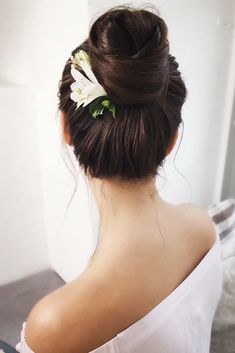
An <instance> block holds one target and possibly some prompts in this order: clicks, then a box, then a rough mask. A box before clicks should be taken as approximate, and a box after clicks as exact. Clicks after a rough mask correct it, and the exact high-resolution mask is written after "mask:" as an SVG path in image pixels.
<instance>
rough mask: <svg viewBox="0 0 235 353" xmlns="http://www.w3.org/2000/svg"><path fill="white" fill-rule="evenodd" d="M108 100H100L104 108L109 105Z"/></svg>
mask: <svg viewBox="0 0 235 353" xmlns="http://www.w3.org/2000/svg"><path fill="white" fill-rule="evenodd" d="M110 103H111V102H110V100H109V99H105V100H103V101H102V102H101V104H102V105H103V106H104V107H106V108H108V107H109V106H110Z"/></svg>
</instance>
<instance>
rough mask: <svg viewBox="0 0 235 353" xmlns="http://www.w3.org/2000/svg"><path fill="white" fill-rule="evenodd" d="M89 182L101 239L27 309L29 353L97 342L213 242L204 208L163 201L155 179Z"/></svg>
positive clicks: (80, 348)
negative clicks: (80, 265) (62, 281)
mask: <svg viewBox="0 0 235 353" xmlns="http://www.w3.org/2000/svg"><path fill="white" fill-rule="evenodd" d="M66 138H68V136H67V137H66V136H65V139H66ZM176 139H177V134H176V136H175V140H174V141H173V143H172V144H171V146H169V149H168V153H170V151H171V150H172V148H173V147H174V144H175V142H176ZM66 142H67V143H68V142H69V141H68V139H66ZM88 183H89V187H90V189H91V191H92V194H93V196H94V199H95V202H96V203H97V206H98V209H99V211H100V217H101V234H100V243H99V246H98V248H97V251H96V253H95V255H94V256H93V257H92V258H91V259H90V261H89V262H88V264H87V267H86V269H85V270H84V271H83V272H82V273H81V274H80V275H79V276H78V277H77V278H75V279H74V280H73V281H71V282H70V283H68V284H66V285H64V286H63V287H61V288H59V289H57V290H56V291H54V292H52V293H50V294H49V295H48V296H46V297H45V298H43V299H42V300H41V301H39V303H38V304H37V305H36V306H35V307H34V308H33V310H32V311H31V312H30V315H29V318H28V321H27V326H26V341H27V343H28V345H29V346H30V347H31V349H32V350H33V351H34V352H35V353H46V352H50V353H54V352H57V353H59V352H61V353H62V352H69V353H72V352H76V353H85V352H89V351H91V350H93V349H95V348H97V347H99V346H101V345H102V344H104V343H105V342H107V341H109V340H110V339H112V338H113V337H114V336H115V335H116V334H118V333H119V332H121V331H123V330H124V329H126V328H127V327H129V326H130V325H132V324H133V323H134V322H136V321H137V320H140V319H141V318H142V317H144V316H145V315H146V314H147V313H148V312H149V311H150V310H152V309H153V308H154V307H155V306H156V305H158V304H159V303H160V302H161V301H162V300H163V299H164V298H166V297H167V296H168V295H169V294H170V293H171V292H172V291H173V290H174V289H175V288H176V287H177V286H178V285H179V284H180V283H181V282H182V281H183V280H184V279H185V278H186V277H187V276H188V275H190V273H191V272H192V271H193V269H194V268H195V267H196V265H197V264H198V263H199V262H200V260H201V259H202V258H203V257H204V256H205V254H206V253H207V252H208V250H209V249H210V248H211V247H212V245H213V244H214V242H215V230H214V226H213V223H212V220H211V219H210V217H209V215H208V214H207V213H206V211H205V210H203V209H202V208H200V207H199V206H196V205H193V204H181V205H173V204H171V203H168V202H166V201H165V200H164V199H163V198H162V197H161V196H160V194H159V193H158V191H157V190H156V180H155V178H153V179H151V180H149V181H148V182H146V183H145V184H143V183H136V184H134V183H129V184H124V183H118V182H115V183H114V182H107V181H105V183H104V182H103V181H102V180H98V179H92V178H90V177H89V176H88ZM42 335H43V337H44V338H45V339H44V340H43V342H42V339H40V338H39V337H41V336H42ZM62 337H66V338H67V339H66V340H65V339H62ZM48 347H49V348H48ZM68 347H69V348H68Z"/></svg>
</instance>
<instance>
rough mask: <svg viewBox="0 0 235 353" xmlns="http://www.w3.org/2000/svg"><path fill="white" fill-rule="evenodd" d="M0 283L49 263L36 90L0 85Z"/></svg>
mask: <svg viewBox="0 0 235 353" xmlns="http://www.w3.org/2000/svg"><path fill="white" fill-rule="evenodd" d="M0 116H1V139H0V160H1V173H0V195H1V197H0V214H1V217H0V243H1V246H0V284H4V283H7V282H11V281H14V280H16V279H19V278H21V277H23V276H26V275H29V274H32V273H34V272H37V271H40V270H42V269H44V268H47V267H48V266H49V258H48V249H47V243H46V237H45V223H44V214H43V203H42V201H43V200H42V180H41V170H40V165H39V158H40V156H39V144H38V132H37V128H36V124H35V123H36V121H35V106H34V96H33V94H32V92H31V90H30V88H29V87H26V86H25V87H24V86H16V85H9V84H7V83H5V84H4V85H3V83H2V84H1V85H0Z"/></svg>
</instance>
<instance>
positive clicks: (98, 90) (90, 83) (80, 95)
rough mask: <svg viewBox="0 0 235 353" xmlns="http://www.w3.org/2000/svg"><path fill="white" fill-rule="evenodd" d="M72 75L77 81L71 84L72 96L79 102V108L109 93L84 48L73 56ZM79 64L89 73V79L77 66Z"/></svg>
mask: <svg viewBox="0 0 235 353" xmlns="http://www.w3.org/2000/svg"><path fill="white" fill-rule="evenodd" d="M71 61H72V64H71V75H72V76H73V78H74V80H75V82H73V83H72V84H71V85H70V88H71V90H72V92H71V94H70V98H71V99H72V100H73V101H74V102H77V108H78V107H80V105H82V104H83V106H84V107H85V106H86V105H87V104H89V103H90V102H92V101H93V100H94V99H96V98H97V97H100V96H105V95H107V93H106V91H105V90H104V88H103V87H102V86H101V85H100V83H99V82H98V81H97V79H96V77H95V75H94V73H93V71H92V69H91V65H90V60H89V56H88V55H87V53H86V52H85V51H84V50H79V51H78V52H77V53H75V55H74V56H71ZM76 65H77V66H79V67H80V68H81V69H82V70H83V71H84V72H85V74H86V75H87V77H88V78H89V80H88V79H87V78H86V77H85V76H84V75H82V73H81V72H80V71H79V70H77V69H76V68H75V66H76Z"/></svg>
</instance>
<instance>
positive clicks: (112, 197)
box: [16, 6, 222, 353]
mask: <svg viewBox="0 0 235 353" xmlns="http://www.w3.org/2000/svg"><path fill="white" fill-rule="evenodd" d="M58 97H59V110H60V113H61V122H62V128H63V137H64V141H65V142H66V143H67V144H69V145H71V146H72V147H73V151H74V153H75V156H76V158H77V160H78V163H79V164H80V166H81V167H82V168H83V170H84V173H85V176H86V179H87V181H88V185H89V187H90V189H91V190H92V194H93V196H94V199H95V201H96V203H97V206H98V209H99V212H100V224H101V233H100V235H101V237H100V239H99V244H98V247H97V249H96V251H95V253H94V255H93V256H92V257H91V259H90V261H89V262H88V264H87V267H86V268H85V270H84V271H83V272H82V273H81V274H80V275H79V276H78V277H77V278H75V279H74V280H73V281H71V282H70V283H68V284H66V285H64V286H62V287H61V288H59V289H57V290H56V291H54V292H52V293H50V294H49V295H47V296H46V297H44V298H43V299H42V300H40V301H39V302H38V303H37V304H36V305H35V306H34V307H33V309H32V310H31V312H30V314H29V316H28V318H27V322H26V323H23V329H22V334H21V342H19V343H18V344H17V346H16V349H17V351H19V352H21V353H26V352H27V353H29V352H30V353H32V352H35V353H60V352H61V353H65V352H69V353H85V352H100V353H106V352H114V353H124V352H129V353H158V352H159V353H163V352H164V353H174V352H177V353H178V352H188V353H193V352H194V353H208V352H209V346H210V333H211V325H212V320H213V316H214V313H215V310H216V306H217V303H218V301H219V298H220V294H221V284H222V273H221V263H220V244H219V237H218V233H216V229H215V227H214V224H213V222H212V220H211V218H210V216H209V215H208V213H207V212H206V210H204V209H202V208H200V207H199V206H197V205H193V204H179V205H174V204H171V203H168V202H166V201H165V200H164V199H163V198H162V197H161V196H160V194H159V192H158V190H157V188H156V176H157V174H158V173H157V172H158V170H159V168H160V166H161V165H162V164H163V161H164V160H165V157H166V156H167V155H168V154H169V153H170V152H171V150H172V149H173V147H174V145H175V143H176V141H177V136H178V128H179V126H180V124H181V122H182V118H181V108H182V105H183V103H184V101H185V98H186V88H185V84H184V82H183V80H182V78H181V75H180V72H179V71H178V64H177V62H176V60H175V58H174V57H173V56H171V55H170V54H169V43H168V39H167V26H166V24H165V22H164V20H163V19H162V18H160V17H159V16H158V15H157V14H155V13H154V11H148V10H146V9H145V10H144V9H134V8H131V7H128V6H120V7H116V8H112V9H111V10H109V11H107V12H105V13H104V14H103V15H101V16H100V17H99V18H98V19H97V20H96V21H95V22H94V23H93V25H92V26H91V28H90V32H89V37H88V39H87V40H86V41H85V42H84V43H82V44H81V45H79V46H78V47H77V48H76V49H74V50H73V51H72V55H71V57H70V58H69V59H68V60H67V62H66V64H65V68H64V70H63V74H62V79H61V81H60V85H59V94H58Z"/></svg>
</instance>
